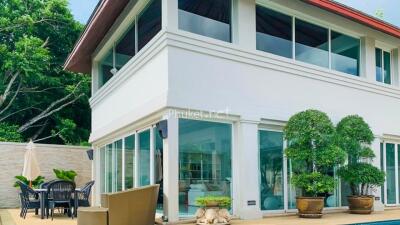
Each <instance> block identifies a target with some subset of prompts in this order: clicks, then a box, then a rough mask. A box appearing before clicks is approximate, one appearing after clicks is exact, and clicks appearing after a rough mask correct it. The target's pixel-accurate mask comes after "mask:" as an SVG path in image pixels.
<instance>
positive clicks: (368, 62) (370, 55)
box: [360, 37, 376, 81]
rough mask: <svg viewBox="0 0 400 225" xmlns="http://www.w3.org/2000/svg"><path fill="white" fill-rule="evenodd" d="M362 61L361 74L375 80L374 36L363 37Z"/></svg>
mask: <svg viewBox="0 0 400 225" xmlns="http://www.w3.org/2000/svg"><path fill="white" fill-rule="evenodd" d="M360 63H361V64H360V76H361V77H365V78H367V79H368V80H370V81H375V80H376V76H375V40H374V39H373V38H370V37H362V38H361V60H360Z"/></svg>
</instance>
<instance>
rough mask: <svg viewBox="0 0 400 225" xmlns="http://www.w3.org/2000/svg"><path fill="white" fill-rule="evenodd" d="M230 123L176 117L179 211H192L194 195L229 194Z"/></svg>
mask: <svg viewBox="0 0 400 225" xmlns="http://www.w3.org/2000/svg"><path fill="white" fill-rule="evenodd" d="M231 151H232V126H231V124H226V123H216V122H207V121H198V120H188V119H179V200H176V201H179V214H180V215H181V216H186V215H194V214H195V212H196V210H197V208H198V207H197V204H196V198H198V197H202V196H229V197H230V196H231V182H232V170H231V159H232V157H231Z"/></svg>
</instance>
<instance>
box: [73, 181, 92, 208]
mask: <svg viewBox="0 0 400 225" xmlns="http://www.w3.org/2000/svg"><path fill="white" fill-rule="evenodd" d="M93 185H94V181H90V182H88V183H86V184H85V185H84V186H83V187H82V188H81V189H80V191H79V192H76V195H77V197H78V206H83V207H89V206H90V202H89V197H90V192H91V191H92V187H93Z"/></svg>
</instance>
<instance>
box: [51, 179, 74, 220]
mask: <svg viewBox="0 0 400 225" xmlns="http://www.w3.org/2000/svg"><path fill="white" fill-rule="evenodd" d="M74 192H75V183H74V182H71V181H63V180H58V181H54V182H51V183H50V184H49V186H48V187H47V193H48V199H49V203H48V204H49V209H50V210H51V219H52V220H53V214H54V208H56V207H61V208H64V209H67V210H68V215H71V217H72V219H73V218H74V215H73V213H72V208H73V204H72V203H71V199H72V197H73V196H72V195H73V193H74ZM48 216H49V215H47V217H48Z"/></svg>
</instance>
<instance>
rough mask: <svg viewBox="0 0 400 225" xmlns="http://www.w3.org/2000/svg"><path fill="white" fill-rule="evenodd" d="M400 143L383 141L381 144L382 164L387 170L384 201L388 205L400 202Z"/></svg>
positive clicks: (383, 190) (383, 194)
mask: <svg viewBox="0 0 400 225" xmlns="http://www.w3.org/2000/svg"><path fill="white" fill-rule="evenodd" d="M399 148H400V144H395V143H383V144H381V159H382V160H381V166H382V170H384V171H385V172H386V181H385V185H384V188H382V189H381V190H382V197H383V202H384V203H385V204H386V205H398V204H400V199H399V198H400V194H399V187H400V183H399V182H400V179H399V175H400V166H399V161H400V154H399V153H398V151H399Z"/></svg>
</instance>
